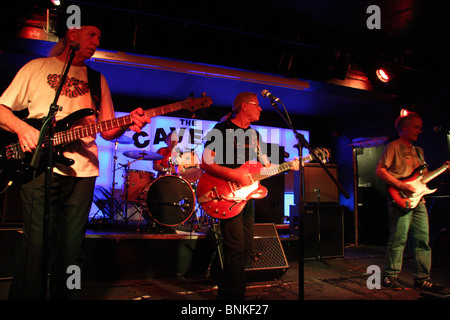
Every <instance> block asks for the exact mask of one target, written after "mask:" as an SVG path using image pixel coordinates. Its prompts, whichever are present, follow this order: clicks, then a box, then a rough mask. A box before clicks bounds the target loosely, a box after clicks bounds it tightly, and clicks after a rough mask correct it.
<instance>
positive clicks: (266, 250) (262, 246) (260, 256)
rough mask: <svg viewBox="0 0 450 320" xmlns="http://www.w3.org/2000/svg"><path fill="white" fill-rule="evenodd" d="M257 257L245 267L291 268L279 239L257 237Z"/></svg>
mask: <svg viewBox="0 0 450 320" xmlns="http://www.w3.org/2000/svg"><path fill="white" fill-rule="evenodd" d="M255 252H256V254H257V255H256V257H255V258H253V259H249V260H248V261H247V264H246V266H245V269H246V270H250V269H273V268H289V265H288V264H287V261H286V257H285V255H284V251H283V247H281V243H280V240H279V239H278V237H255Z"/></svg>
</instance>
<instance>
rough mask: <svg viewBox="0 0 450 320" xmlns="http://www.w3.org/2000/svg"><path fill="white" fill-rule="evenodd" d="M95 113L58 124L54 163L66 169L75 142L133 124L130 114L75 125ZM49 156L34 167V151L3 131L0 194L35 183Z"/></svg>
mask: <svg viewBox="0 0 450 320" xmlns="http://www.w3.org/2000/svg"><path fill="white" fill-rule="evenodd" d="M211 104H212V100H211V98H210V97H201V98H187V99H186V100H184V101H181V102H176V103H172V104H169V105H165V106H161V107H157V108H153V109H149V110H145V111H144V112H145V114H146V115H147V116H148V117H150V118H151V117H156V116H160V115H163V114H166V113H170V112H174V111H178V110H181V109H185V110H189V111H191V112H193V111H196V110H198V109H202V108H207V107H209V106H210V105H211ZM93 114H94V110H92V109H81V110H78V111H76V112H74V113H72V114H70V115H69V116H67V117H65V118H63V119H61V120H60V121H58V122H56V125H55V129H54V132H55V134H54V139H53V145H54V150H53V162H54V163H58V164H61V165H65V166H71V165H73V164H74V161H73V160H72V159H68V158H66V157H65V156H64V155H63V152H64V146H66V145H68V144H70V143H72V142H73V141H75V140H79V139H81V138H83V137H87V136H91V135H95V134H97V133H101V132H104V131H108V130H111V129H115V128H118V127H122V126H129V125H131V124H132V123H133V120H132V118H131V115H127V116H124V117H120V118H114V119H110V120H106V121H102V122H96V123H94V124H90V125H86V126H74V125H75V124H76V122H77V121H79V120H80V119H82V118H84V117H86V116H90V115H93ZM24 121H25V122H27V123H28V124H29V125H31V126H32V127H34V128H36V129H38V130H40V129H41V127H42V125H43V124H44V121H43V119H26V120H24ZM73 126H74V127H73ZM72 127H73V128H72ZM44 148H48V139H46V140H45V141H44ZM46 154H47V152H45V150H44V151H43V152H42V156H41V159H40V161H39V163H40V165H39V167H38V168H36V169H35V168H32V167H31V166H30V162H31V158H32V155H33V154H32V153H31V152H25V153H24V152H23V151H22V148H21V146H20V144H19V141H18V138H17V135H16V134H14V133H11V132H8V131H2V130H0V192H2V191H3V190H5V189H6V188H8V187H9V186H10V185H12V183H14V182H18V183H25V182H28V181H31V180H32V179H33V173H34V172H35V171H36V175H37V174H38V173H41V172H43V170H44V169H45V165H46V163H47V161H45V160H46V159H45V155H46Z"/></svg>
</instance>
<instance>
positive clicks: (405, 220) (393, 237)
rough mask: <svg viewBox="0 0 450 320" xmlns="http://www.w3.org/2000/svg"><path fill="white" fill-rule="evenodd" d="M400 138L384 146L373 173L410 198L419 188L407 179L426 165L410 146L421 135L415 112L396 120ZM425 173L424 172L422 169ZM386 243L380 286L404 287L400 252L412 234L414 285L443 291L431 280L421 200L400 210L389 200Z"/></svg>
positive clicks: (425, 211) (427, 242)
mask: <svg viewBox="0 0 450 320" xmlns="http://www.w3.org/2000/svg"><path fill="white" fill-rule="evenodd" d="M395 129H396V130H397V132H398V134H399V138H398V139H397V140H395V141H393V142H391V143H389V144H388V145H387V146H386V149H385V150H384V152H383V155H382V156H381V158H380V160H379V162H378V166H377V169H376V174H377V175H378V176H379V177H380V178H381V179H382V180H384V181H385V182H386V183H387V184H388V185H389V186H390V188H395V189H396V190H398V192H399V194H402V195H405V196H406V195H413V194H414V193H415V192H417V191H418V186H416V185H414V184H412V183H407V181H406V179H405V178H407V177H409V176H410V175H412V174H413V172H415V170H416V169H417V168H418V167H419V166H423V165H425V160H424V155H423V150H422V149H421V148H419V147H416V146H414V145H413V142H415V141H416V140H417V138H418V136H419V134H420V133H421V132H422V119H421V117H420V116H419V115H418V114H417V113H414V112H409V113H408V114H407V115H406V116H400V117H398V118H397V120H396V121H395ZM424 171H426V169H424ZM388 207H389V224H390V227H389V232H390V235H389V240H388V243H387V248H386V262H385V266H384V268H383V285H384V286H385V287H388V288H392V289H395V290H402V289H404V286H403V285H402V284H401V283H400V282H399V280H398V278H397V277H398V274H399V273H400V271H401V269H402V262H403V251H404V248H405V245H406V242H407V238H408V234H409V232H410V231H411V235H412V237H413V240H414V241H413V246H414V263H415V265H414V266H415V267H414V273H413V278H414V286H415V287H418V288H421V289H425V290H430V291H434V292H440V291H442V290H444V289H445V288H444V287H443V286H441V285H439V284H436V283H435V282H433V281H432V280H431V279H430V269H431V248H430V246H429V231H428V229H429V228H428V213H427V208H426V206H425V201H424V200H423V199H422V200H420V202H419V203H418V204H417V205H416V206H415V207H410V208H408V207H407V208H405V209H402V208H400V207H399V205H398V203H395V201H394V200H391V201H389V204H388Z"/></svg>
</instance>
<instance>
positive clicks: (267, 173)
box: [252, 161, 292, 181]
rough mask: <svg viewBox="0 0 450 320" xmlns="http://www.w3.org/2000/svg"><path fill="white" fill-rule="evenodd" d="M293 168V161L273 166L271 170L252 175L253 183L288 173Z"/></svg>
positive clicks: (265, 169) (266, 169)
mask: <svg viewBox="0 0 450 320" xmlns="http://www.w3.org/2000/svg"><path fill="white" fill-rule="evenodd" d="M291 168H292V161H290V162H285V163H282V164H280V165H278V166H272V167H270V168H263V169H262V170H261V172H259V173H254V174H252V178H253V181H261V180H263V179H266V178H270V177H271V176H274V175H276V174H279V173H281V172H284V171H288V170H290V169H291Z"/></svg>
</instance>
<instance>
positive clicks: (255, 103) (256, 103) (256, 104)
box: [247, 101, 259, 107]
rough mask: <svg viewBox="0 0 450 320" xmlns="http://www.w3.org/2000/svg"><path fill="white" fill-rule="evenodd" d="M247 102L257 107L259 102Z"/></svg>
mask: <svg viewBox="0 0 450 320" xmlns="http://www.w3.org/2000/svg"><path fill="white" fill-rule="evenodd" d="M247 103H249V104H254V105H255V106H257V107H259V103H258V102H253V101H247Z"/></svg>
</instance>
